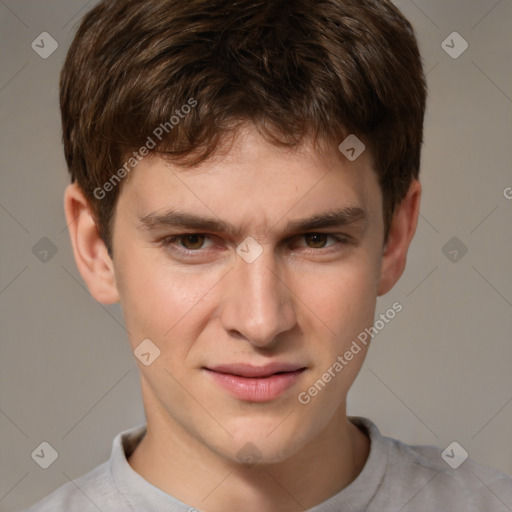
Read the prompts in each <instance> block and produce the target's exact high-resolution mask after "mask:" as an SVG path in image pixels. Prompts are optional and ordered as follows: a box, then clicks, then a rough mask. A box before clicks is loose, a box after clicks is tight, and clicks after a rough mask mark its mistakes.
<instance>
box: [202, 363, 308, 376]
mask: <svg viewBox="0 0 512 512" xmlns="http://www.w3.org/2000/svg"><path fill="white" fill-rule="evenodd" d="M305 368H306V367H305V366H303V365H300V364H292V363H270V364H266V365H264V366H252V365H250V364H242V363H238V364H221V365H218V366H207V367H206V369H207V370H210V371H212V372H217V373H228V374H231V375H237V376H239V377H247V378H251V377H270V376H271V375H274V374H276V373H284V372H295V371H297V370H303V369H305Z"/></svg>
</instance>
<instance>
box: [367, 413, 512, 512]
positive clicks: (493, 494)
mask: <svg viewBox="0 0 512 512" xmlns="http://www.w3.org/2000/svg"><path fill="white" fill-rule="evenodd" d="M363 423H364V425H365V427H366V428H367V429H368V433H369V434H370V439H371V440H372V442H375V443H379V444H380V445H381V446H382V447H383V448H384V449H385V451H386V452H387V465H386V469H385V472H384V476H383V479H382V481H381V488H380V492H378V493H377V495H376V499H375V501H374V502H372V505H373V504H374V503H375V504H377V508H375V509H374V508H372V507H370V508H369V509H368V510H377V509H378V508H379V507H382V506H383V505H384V504H385V503H388V502H389V501H390V500H392V501H393V504H400V506H401V507H403V508H400V510H402V512H406V511H411V512H412V511H415V512H419V511H423V510H425V511H427V510H450V511H451V512H458V511H460V512H481V511H483V510H485V511H486V512H510V511H511V510H512V477H511V476H510V475H507V474H505V473H502V472H501V471H497V470H495V469H490V468H487V467H485V466H483V465H480V464H478V463H477V462H475V461H473V460H471V459H470V458H466V457H467V454H466V453H465V452H464V451H462V450H463V449H462V448H459V447H460V445H458V446H453V447H452V446H450V447H449V448H453V450H452V449H449V450H446V451H444V452H443V450H442V449H441V448H438V447H436V446H413V445H408V444H405V443H403V442H401V441H399V440H397V439H393V438H390V437H385V436H383V435H382V434H380V432H379V431H378V429H377V428H376V427H375V425H373V424H372V423H371V422H370V421H369V420H365V419H363ZM443 453H444V457H443ZM382 509H383V508H381V510H382ZM384 510H385V509H384Z"/></svg>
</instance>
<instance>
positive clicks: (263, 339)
mask: <svg viewBox="0 0 512 512" xmlns="http://www.w3.org/2000/svg"><path fill="white" fill-rule="evenodd" d="M227 277H228V279H229V281H228V283H227V287H226V293H225V300H224V302H223V307H222V313H221V322H222V325H223V327H224V329H225V330H226V331H227V332H228V333H229V334H230V335H232V336H233V335H234V336H237V337H238V338H241V339H245V340H247V341H249V342H250V343H251V344H252V345H254V346H256V347H259V348H271V347H272V346H273V345H275V344H276V343H277V341H278V336H279V335H280V334H282V333H284V332H286V331H288V330H290V329H292V328H293V327H294V325H295V324H296V321H297V319H296V315H295V310H294V301H293V292H292V291H291V290H290V288H289V287H288V286H287V284H286V283H285V281H284V274H283V272H282V271H280V270H279V265H277V264H276V262H275V261H274V256H273V255H272V254H268V251H267V250H264V251H263V253H262V254H261V255H260V256H259V258H257V259H256V260H255V261H253V262H252V263H247V262H246V261H244V260H243V259H242V258H237V261H236V263H235V266H234V268H233V269H232V271H231V272H230V273H229V275H228V276H227Z"/></svg>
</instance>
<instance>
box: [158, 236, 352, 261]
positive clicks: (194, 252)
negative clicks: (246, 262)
mask: <svg viewBox="0 0 512 512" xmlns="http://www.w3.org/2000/svg"><path fill="white" fill-rule="evenodd" d="M194 235H198V236H204V237H205V239H210V240H211V239H212V235H208V234H206V233H183V234H179V235H172V236H168V237H166V238H164V239H163V240H161V242H160V245H161V246H163V247H165V248H169V249H171V250H173V251H175V252H178V253H181V254H182V255H184V256H191V257H194V256H198V257H199V256H204V254H205V252H207V251H208V249H203V248H200V249H187V248H185V247H180V246H179V245H178V244H177V243H176V242H179V241H180V240H182V239H184V238H186V237H188V236H194ZM308 235H309V236H312V235H321V236H326V237H327V238H332V239H334V241H335V243H333V244H331V245H328V246H327V247H319V248H314V247H307V246H301V247H302V248H304V249H307V250H308V252H311V251H312V252H315V253H319V252H321V251H323V252H324V253H325V252H326V251H325V250H326V249H327V250H329V249H330V248H331V247H334V246H336V245H337V244H342V245H348V244H350V239H349V238H348V237H346V236H341V235H334V234H332V233H322V232H315V231H312V232H308V233H303V234H302V235H298V236H295V237H293V238H292V239H291V240H294V239H296V238H304V237H306V236H308ZM329 252H332V251H329Z"/></svg>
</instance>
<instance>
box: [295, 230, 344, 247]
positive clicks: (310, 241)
mask: <svg viewBox="0 0 512 512" xmlns="http://www.w3.org/2000/svg"><path fill="white" fill-rule="evenodd" d="M300 238H303V239H304V241H305V243H306V245H307V246H308V247H309V248H311V249H323V248H324V247H329V246H331V245H334V244H335V243H336V242H340V241H342V240H340V239H339V238H338V237H335V236H333V235H329V234H327V233H306V234H304V235H301V237H300ZM329 239H331V240H333V241H334V242H333V243H330V244H327V242H328V240H329Z"/></svg>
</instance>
